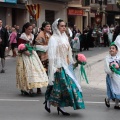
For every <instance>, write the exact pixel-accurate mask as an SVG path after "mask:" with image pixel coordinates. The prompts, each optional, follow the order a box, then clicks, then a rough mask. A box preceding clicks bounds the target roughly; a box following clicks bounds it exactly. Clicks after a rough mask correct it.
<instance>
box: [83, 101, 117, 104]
mask: <svg viewBox="0 0 120 120" xmlns="http://www.w3.org/2000/svg"><path fill="white" fill-rule="evenodd" d="M85 103H88V104H105V102H93V101H85ZM110 104H115V103H114V102H110Z"/></svg>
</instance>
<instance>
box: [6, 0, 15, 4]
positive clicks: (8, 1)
mask: <svg viewBox="0 0 120 120" xmlns="http://www.w3.org/2000/svg"><path fill="white" fill-rule="evenodd" d="M5 2H7V3H17V0H5Z"/></svg>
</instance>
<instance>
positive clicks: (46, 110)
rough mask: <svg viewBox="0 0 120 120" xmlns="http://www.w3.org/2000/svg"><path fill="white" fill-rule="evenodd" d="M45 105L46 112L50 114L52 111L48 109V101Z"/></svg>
mask: <svg viewBox="0 0 120 120" xmlns="http://www.w3.org/2000/svg"><path fill="white" fill-rule="evenodd" d="M43 104H45V110H46V111H47V112H49V113H50V112H51V111H50V108H48V107H47V101H45V102H44V103H43Z"/></svg>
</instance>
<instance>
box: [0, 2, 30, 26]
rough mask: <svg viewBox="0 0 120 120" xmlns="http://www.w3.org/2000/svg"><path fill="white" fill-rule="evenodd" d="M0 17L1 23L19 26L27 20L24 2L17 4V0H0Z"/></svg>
mask: <svg viewBox="0 0 120 120" xmlns="http://www.w3.org/2000/svg"><path fill="white" fill-rule="evenodd" d="M0 18H1V19H2V21H3V25H4V26H5V25H10V26H13V25H19V26H20V27H22V26H23V24H24V23H25V22H27V21H29V16H28V13H27V10H26V8H25V5H24V4H17V0H6V1H2V0H0Z"/></svg>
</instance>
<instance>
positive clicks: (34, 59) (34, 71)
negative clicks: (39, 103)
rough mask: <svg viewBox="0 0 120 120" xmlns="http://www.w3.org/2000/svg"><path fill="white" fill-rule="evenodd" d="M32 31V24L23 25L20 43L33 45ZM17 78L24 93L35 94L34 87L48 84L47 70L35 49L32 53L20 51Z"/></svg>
mask: <svg viewBox="0 0 120 120" xmlns="http://www.w3.org/2000/svg"><path fill="white" fill-rule="evenodd" d="M31 32H32V25H31V24H30V23H26V24H25V25H24V26H23V30H22V34H21V36H20V38H19V40H18V45H20V44H21V43H24V44H29V45H30V46H32V42H33V39H34V35H33V34H32V33H31ZM16 79H17V88H19V89H20V90H21V92H22V93H24V94H30V95H33V94H34V92H33V88H41V87H44V86H47V85H48V77H47V74H46V71H45V69H44V67H43V65H42V63H41V61H40V59H39V57H38V55H37V53H36V52H35V51H34V50H32V54H31V53H30V52H29V51H28V50H26V51H24V52H22V53H19V55H18V57H17V69H16Z"/></svg>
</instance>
